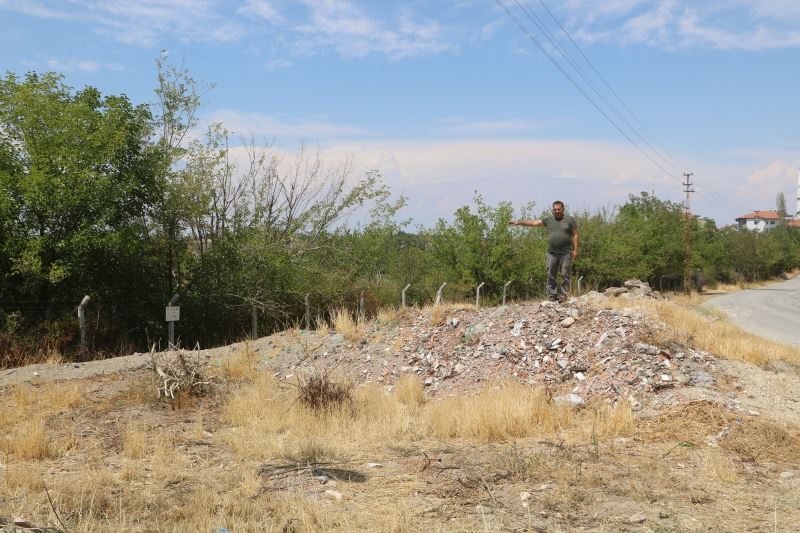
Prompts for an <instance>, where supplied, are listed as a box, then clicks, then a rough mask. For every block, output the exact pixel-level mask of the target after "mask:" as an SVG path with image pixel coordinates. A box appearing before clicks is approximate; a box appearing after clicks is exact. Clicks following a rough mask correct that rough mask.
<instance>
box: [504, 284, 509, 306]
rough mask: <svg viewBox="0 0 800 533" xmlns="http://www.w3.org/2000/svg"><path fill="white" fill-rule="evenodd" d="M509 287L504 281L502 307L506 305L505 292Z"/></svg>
mask: <svg viewBox="0 0 800 533" xmlns="http://www.w3.org/2000/svg"><path fill="white" fill-rule="evenodd" d="M509 285H511V282H510V281H506V284H505V285H503V305H506V291H507V290H508V286H509Z"/></svg>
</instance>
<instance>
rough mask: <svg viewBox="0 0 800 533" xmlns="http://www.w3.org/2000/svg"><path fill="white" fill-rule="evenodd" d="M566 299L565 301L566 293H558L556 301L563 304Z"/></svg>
mask: <svg viewBox="0 0 800 533" xmlns="http://www.w3.org/2000/svg"><path fill="white" fill-rule="evenodd" d="M566 301H567V295H566V294H561V295H559V297H558V303H560V304H563V303H564V302H566Z"/></svg>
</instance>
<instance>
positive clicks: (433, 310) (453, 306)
mask: <svg viewBox="0 0 800 533" xmlns="http://www.w3.org/2000/svg"><path fill="white" fill-rule="evenodd" d="M474 308H475V305H473V304H469V303H459V302H442V303H439V304H433V305H428V306H425V307H423V308H422V312H423V313H428V314H429V315H430V323H431V325H433V326H435V325H437V324H441V322H442V320H444V319H445V318H446V317H447V314H448V313H452V312H453V311H462V310H464V309H474Z"/></svg>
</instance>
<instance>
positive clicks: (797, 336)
mask: <svg viewBox="0 0 800 533" xmlns="http://www.w3.org/2000/svg"><path fill="white" fill-rule="evenodd" d="M705 305H707V306H710V307H715V308H717V309H719V310H721V311H723V312H724V313H725V314H726V315H728V317H729V318H730V320H731V322H733V323H734V324H736V325H737V326H739V327H741V328H742V329H744V330H746V331H749V332H751V333H754V334H756V335H758V336H760V337H764V338H767V339H771V340H774V341H777V342H780V343H783V344H789V345H791V346H800V277H796V278H794V279H790V280H788V281H784V282H782V283H777V284H775V285H769V286H767V287H762V288H759V289H747V290H744V291H738V292H732V293H729V294H721V295H719V296H712V297H711V298H709V299H708V300H707V301H706V303H705Z"/></svg>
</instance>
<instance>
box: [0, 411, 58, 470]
mask: <svg viewBox="0 0 800 533" xmlns="http://www.w3.org/2000/svg"><path fill="white" fill-rule="evenodd" d="M0 450H1V451H3V452H5V453H8V454H11V455H13V456H14V457H15V458H16V459H19V460H23V461H30V460H34V461H39V460H43V459H48V458H50V457H53V456H54V455H55V453H56V450H55V447H54V446H53V444H52V442H51V439H50V435H49V434H48V433H47V430H46V429H45V424H44V421H43V420H42V419H41V418H39V417H35V418H33V419H31V420H26V421H24V422H20V423H19V424H18V425H16V426H15V427H13V428H11V429H10V430H9V431H7V433H6V434H5V435H4V437H3V438H1V439H0Z"/></svg>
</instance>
